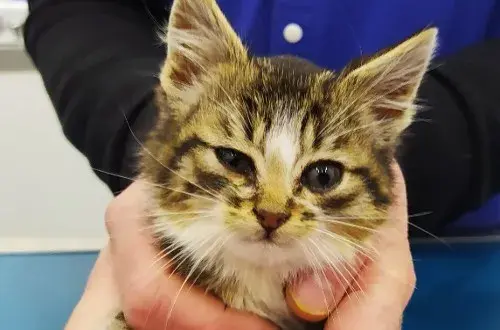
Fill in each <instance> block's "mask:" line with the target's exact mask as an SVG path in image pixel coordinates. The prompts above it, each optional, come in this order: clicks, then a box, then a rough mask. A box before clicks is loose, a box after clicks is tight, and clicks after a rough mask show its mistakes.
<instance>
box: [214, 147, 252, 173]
mask: <svg viewBox="0 0 500 330" xmlns="http://www.w3.org/2000/svg"><path fill="white" fill-rule="evenodd" d="M215 155H216V156H217V159H219V162H221V163H222V165H224V166H225V167H227V168H229V169H230V170H232V171H234V172H237V173H240V174H247V173H251V172H253V170H254V165H253V162H252V160H251V159H250V157H248V156H247V155H245V154H243V153H241V152H239V151H237V150H234V149H229V148H215Z"/></svg>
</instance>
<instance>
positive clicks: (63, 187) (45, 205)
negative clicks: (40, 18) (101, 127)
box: [0, 0, 112, 253]
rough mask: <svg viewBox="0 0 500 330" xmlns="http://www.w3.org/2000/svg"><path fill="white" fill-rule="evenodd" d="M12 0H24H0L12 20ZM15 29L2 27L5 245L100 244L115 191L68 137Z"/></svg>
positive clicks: (0, 202)
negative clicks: (112, 190) (105, 184)
mask: <svg viewBox="0 0 500 330" xmlns="http://www.w3.org/2000/svg"><path fill="white" fill-rule="evenodd" d="M8 2H18V1H7V2H6V1H4V0H0V8H2V9H1V10H0V16H2V15H3V18H2V19H3V21H4V22H5V21H6V19H5V13H6V12H9V13H10V14H9V15H10V16H8V18H9V21H10V22H14V21H15V20H13V19H12V18H14V17H15V15H14V14H12V13H13V12H15V10H11V8H10V7H9V8H10V9H9V10H10V11H8V10H5V8H8V7H7V6H5V4H6V3H8ZM21 7H22V6H19V8H21ZM17 13H19V12H17ZM21 21H22V20H21ZM9 33H11V32H9V31H6V30H5V29H4V30H3V32H1V33H0V44H1V46H0V253H1V252H38V251H75V250H88V249H96V248H100V247H101V246H102V245H103V243H104V242H105V238H106V236H105V230H104V211H105V208H106V205H107V204H108V202H109V201H110V200H111V198H112V195H111V193H110V192H109V191H108V189H107V188H106V187H105V186H104V185H103V184H102V183H101V182H100V181H99V180H98V179H97V177H96V176H95V175H94V174H93V173H92V171H91V169H90V167H89V165H88V163H87V161H86V159H85V158H84V157H83V156H82V155H81V154H79V153H78V152H77V151H76V150H75V149H74V148H73V147H72V146H71V145H70V144H69V143H68V142H67V140H66V139H65V137H64V135H63V134H62V131H61V127H60V124H59V122H58V120H57V117H56V114H55V112H54V110H53V107H52V105H51V103H50V100H49V98H48V96H47V94H46V92H45V89H44V87H43V84H42V81H41V79H40V77H39V75H38V73H37V72H36V71H35V70H34V69H33V67H32V66H31V63H30V61H29V59H28V58H27V56H26V55H25V54H24V51H23V50H22V48H20V47H19V45H22V43H18V42H16V38H15V37H14V36H13V35H9Z"/></svg>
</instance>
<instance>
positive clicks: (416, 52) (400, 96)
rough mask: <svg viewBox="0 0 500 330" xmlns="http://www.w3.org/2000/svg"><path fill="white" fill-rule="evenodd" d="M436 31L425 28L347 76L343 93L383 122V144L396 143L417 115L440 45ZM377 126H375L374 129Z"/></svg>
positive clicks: (378, 128)
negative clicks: (426, 77) (421, 89)
mask: <svg viewBox="0 0 500 330" xmlns="http://www.w3.org/2000/svg"><path fill="white" fill-rule="evenodd" d="M437 32H438V31H437V29H436V28H430V29H426V30H424V31H422V32H420V33H418V34H416V35H414V36H413V37H411V38H409V39H408V40H406V41H404V42H402V43H401V44H399V45H397V46H396V47H394V48H392V49H391V50H389V51H386V52H384V53H383V54H381V55H378V56H375V57H373V58H372V59H371V60H369V61H368V62H366V63H364V64H362V65H360V66H358V67H357V68H355V69H354V70H352V71H349V72H347V73H346V74H345V78H344V79H342V81H341V82H340V84H341V86H342V87H341V90H343V91H348V95H350V97H354V98H356V99H359V100H360V101H361V107H363V108H366V109H370V113H369V118H370V120H376V121H380V124H379V125H377V127H376V128H375V129H376V133H377V134H379V136H380V138H381V141H380V142H381V143H382V144H384V143H393V142H395V141H396V140H397V138H398V137H399V135H400V133H401V132H402V131H403V130H404V129H405V128H406V127H408V126H409V125H410V124H411V122H412V120H413V117H414V115H415V107H416V106H415V99H416V95H417V91H418V88H419V87H420V84H421V82H422V78H423V76H424V74H425V72H426V71H427V69H428V66H429V63H430V61H431V59H432V56H433V54H434V51H435V48H436V43H437ZM375 125H376V124H375V123H374V126H373V127H375Z"/></svg>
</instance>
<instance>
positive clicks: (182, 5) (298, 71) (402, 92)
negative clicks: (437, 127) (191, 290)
mask: <svg viewBox="0 0 500 330" xmlns="http://www.w3.org/2000/svg"><path fill="white" fill-rule="evenodd" d="M436 35H437V30H436V29H434V28H432V29H427V30H424V31H423V32H420V33H418V34H416V35H415V36H413V37H411V38H410V39H408V40H406V41H405V42H403V43H401V44H399V45H398V46H396V47H393V48H391V49H389V50H386V51H383V52H381V53H379V54H376V55H374V56H372V57H371V58H369V59H361V60H358V61H356V62H353V63H351V64H350V65H349V66H348V67H346V68H345V69H344V70H342V71H341V72H339V73H336V72H332V71H329V70H325V69H323V68H319V67H317V66H315V65H314V64H312V63H310V62H308V61H306V60H303V59H300V58H296V57H291V56H278V57H273V58H259V57H253V56H251V55H250V54H249V53H248V52H247V49H246V48H245V47H244V46H243V44H242V42H241V41H240V39H239V38H238V36H237V35H236V33H235V32H234V31H233V29H232V28H231V26H230V24H229V23H228V21H227V20H226V18H225V17H224V15H223V13H222V12H221V11H220V9H219V8H218V6H217V4H216V1H215V0H176V1H174V4H173V7H172V10H171V14H170V20H169V26H168V29H167V35H166V43H167V46H168V52H167V54H168V55H167V59H166V62H165V64H164V66H163V68H162V71H161V75H160V82H161V84H160V85H161V86H160V88H158V93H157V99H158V107H159V116H158V121H157V124H156V127H155V128H154V129H153V130H152V132H151V133H150V136H149V138H148V141H147V143H146V144H145V148H144V150H145V151H144V152H143V154H142V161H141V167H140V170H141V178H142V179H144V180H145V181H147V182H150V183H153V184H154V186H151V189H150V191H149V193H150V195H151V196H150V197H151V201H152V204H153V205H154V206H153V207H152V210H151V211H152V212H153V213H156V214H163V215H162V216H158V217H155V218H152V219H151V221H152V223H153V224H154V228H155V229H156V232H155V234H156V235H157V238H158V242H159V245H160V246H161V247H162V248H165V249H167V250H168V251H169V254H168V255H169V258H170V259H174V260H176V261H177V262H176V263H174V266H173V268H176V272H178V273H179V274H181V275H183V276H184V277H185V278H187V279H188V281H190V283H194V284H196V285H199V286H201V287H203V288H206V289H207V290H209V291H210V292H211V293H212V294H214V295H215V296H217V297H219V298H220V299H221V300H222V301H223V302H224V303H226V304H227V305H228V306H230V307H233V308H236V309H241V310H245V311H250V312H253V313H256V314H258V315H259V316H261V317H264V318H266V319H269V320H271V321H272V322H274V323H276V324H278V325H279V326H281V327H282V328H283V329H303V328H304V327H305V324H304V323H302V322H300V321H298V320H297V319H296V318H295V317H294V316H293V315H292V314H291V312H290V311H289V310H288V308H287V305H286V303H285V299H284V295H283V288H284V286H285V285H286V284H287V283H289V282H290V281H292V280H293V279H294V278H295V277H296V275H297V274H298V273H299V272H301V271H304V270H316V273H317V274H321V273H320V272H319V269H320V268H323V267H329V266H330V267H334V268H335V267H338V266H339V262H340V261H343V262H348V263H352V262H354V259H355V252H356V251H357V250H359V249H360V248H363V247H366V246H368V242H369V239H370V238H371V235H370V234H371V233H373V232H374V230H375V229H376V228H377V227H379V226H381V225H382V224H383V223H384V221H385V220H386V217H387V209H388V206H389V205H390V203H391V199H392V196H391V187H392V184H393V176H392V173H391V170H390V163H391V161H392V159H393V156H394V152H395V149H396V147H397V146H398V144H399V140H400V135H401V133H402V132H403V131H404V130H405V128H406V127H407V126H409V125H410V123H411V122H412V118H413V116H414V114H415V108H416V107H415V105H414V102H415V97H416V94H417V90H418V87H419V85H420V83H421V80H422V77H423V75H424V73H425V71H426V70H427V67H428V65H429V62H430V60H431V57H432V54H433V51H434V48H435V45H436ZM174 308H175V307H174ZM122 319H123V318H122ZM111 329H126V325H124V324H123V321H116V324H114V325H113V327H112V328H111Z"/></svg>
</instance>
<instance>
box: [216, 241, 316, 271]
mask: <svg viewBox="0 0 500 330" xmlns="http://www.w3.org/2000/svg"><path fill="white" fill-rule="evenodd" d="M225 250H226V254H227V255H228V256H229V257H230V258H236V259H239V260H241V261H245V262H248V263H251V264H254V265H255V266H257V267H271V266H285V265H287V266H292V265H296V264H302V262H306V260H305V255H304V251H303V250H302V248H301V246H300V245H299V244H298V243H297V242H296V241H294V240H291V242H290V241H284V240H282V239H276V238H266V237H264V236H260V237H233V238H232V239H230V240H229V241H228V242H227V243H226V245H225Z"/></svg>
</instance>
